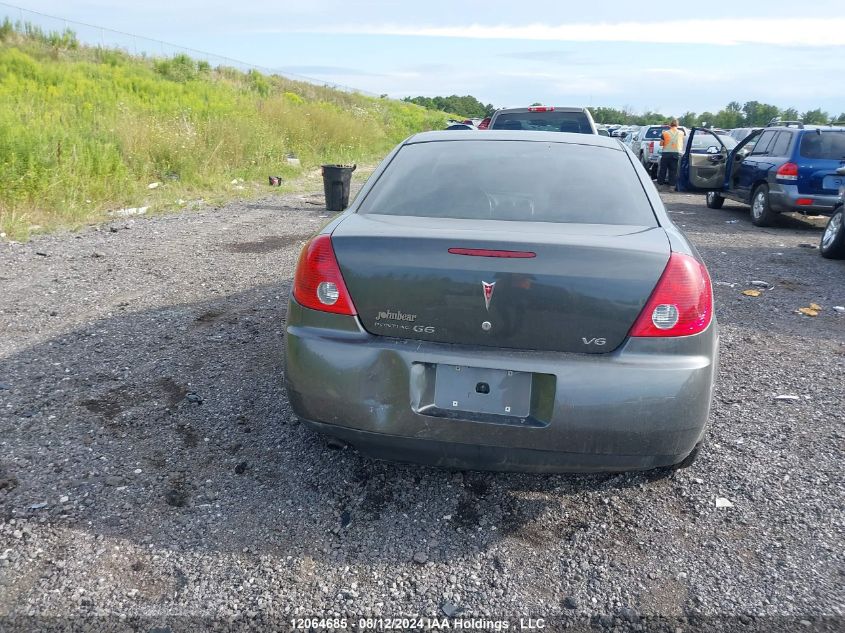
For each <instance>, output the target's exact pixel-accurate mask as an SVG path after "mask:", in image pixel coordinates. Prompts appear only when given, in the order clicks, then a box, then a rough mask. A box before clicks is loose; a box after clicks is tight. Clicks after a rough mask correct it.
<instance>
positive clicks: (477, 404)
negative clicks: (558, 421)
mask: <svg viewBox="0 0 845 633" xmlns="http://www.w3.org/2000/svg"><path fill="white" fill-rule="evenodd" d="M531 382H532V374H530V373H527V372H520V371H508V370H504V369H485V368H483V367H466V366H462V365H437V367H436V375H435V380H434V406H435V407H437V408H438V409H441V410H444V411H466V412H471V413H483V414H497V415H505V416H513V417H519V418H525V417H528V415H529V413H530V411H531Z"/></svg>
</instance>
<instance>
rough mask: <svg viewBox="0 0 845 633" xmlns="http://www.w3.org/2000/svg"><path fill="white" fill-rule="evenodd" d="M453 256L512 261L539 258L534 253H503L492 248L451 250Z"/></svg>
mask: <svg viewBox="0 0 845 633" xmlns="http://www.w3.org/2000/svg"><path fill="white" fill-rule="evenodd" d="M449 252H450V253H451V254H452V255H469V256H470V257H506V258H510V259H531V258H532V257H537V253H534V252H532V251H501V250H495V249H490V248H450V249H449Z"/></svg>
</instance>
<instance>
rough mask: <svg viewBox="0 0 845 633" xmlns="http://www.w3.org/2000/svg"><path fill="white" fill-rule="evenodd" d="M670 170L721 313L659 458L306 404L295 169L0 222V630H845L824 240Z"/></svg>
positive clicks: (319, 215)
mask: <svg viewBox="0 0 845 633" xmlns="http://www.w3.org/2000/svg"><path fill="white" fill-rule="evenodd" d="M663 195H664V199H665V200H666V201H667V202H668V204H669V207H670V209H671V211H672V212H673V217H674V218H675V221H676V222H677V223H678V224H680V225H681V226H682V228H684V230H686V231H687V233H688V234H689V235H690V237H691V239H692V241H693V242H694V243H695V244H696V245H697V247H698V248H699V249H700V250H701V252H702V254H703V256H704V258H705V260H706V261H707V264H708V266H709V268H710V271H711V274H712V276H713V279H714V282H716V284H717V285H716V286H715V293H716V305H717V313H718V318H719V321H720V322H721V326H722V349H721V353H722V360H721V373H720V379H719V383H718V389H717V394H716V398H715V402H714V407H713V415H712V426H711V431H710V434H709V438H708V443H707V446H706V450H704V451H703V454H702V455H701V456H700V458H699V460H698V461H697V462H696V463H695V464H694V466H693V467H692V468H690V469H688V470H686V471H682V472H678V473H674V474H673V473H667V472H662V471H661V472H651V473H642V474H630V475H629V474H625V475H585V476H538V475H520V474H483V473H451V472H445V471H440V470H435V469H430V468H422V467H417V466H412V465H395V464H388V463H382V462H376V461H373V460H370V459H368V458H365V457H362V456H360V455H359V454H357V453H356V452H355V451H354V450H353V449H337V448H332V447H330V446H328V445H327V443H326V442H325V441H324V440H323V439H322V438H321V437H319V436H317V435H315V434H314V433H312V432H311V431H309V430H308V429H306V428H305V427H304V426H303V425H301V424H299V423H298V421H297V420H296V419H295V418H294V417H293V416H292V414H291V411H290V408H289V405H288V403H287V401H286V398H285V393H284V389H283V386H282V377H283V372H284V366H283V357H282V346H283V340H282V333H283V323H284V316H285V306H286V300H287V293H288V289H289V286H290V278H291V275H292V271H293V267H294V265H295V261H296V257H297V254H298V250H299V247H300V245H301V244H302V242H303V241H304V240H306V239H307V238H308V237H309V235H310V234H311V233H312V232H313V231H315V230H316V229H317V228H318V227H319V226H320V224H321V223H322V222H324V221H325V219H324V218H325V216H326V212H325V211H324V210H323V209H322V207H321V206H319V202H320V197H319V196H317V195H310V196H309V195H283V196H274V197H268V198H266V199H263V200H259V201H256V202H253V203H234V204H230V205H228V206H225V207H223V208H208V209H202V210H198V211H193V212H186V213H183V214H180V215H168V216H159V217H150V218H138V219H135V220H125V219H124V220H119V221H116V222H114V223H113V224H111V225H105V226H102V227H100V228H98V229H94V228H90V229H86V230H84V231H82V232H80V233H65V234H57V235H53V236H46V237H40V238H37V239H34V240H33V241H31V242H30V243H28V244H24V245H21V244H9V243H8V242H6V243H0V332H2V337H0V630H15V629H17V630H28V629H32V628H35V627H36V626H39V627H45V628H46V627H49V626H53V627H55V628H60V627H61V626H63V625H66V624H68V623H70V622H72V621H71V620H69V619H67V618H69V617H76V618H79V617H83V616H100V617H97V618H89V619H85V620H76V621H75V622H76V625H77V626H80V622H87V623H88V625H93V624H94V623H96V624H97V625H98V626H100V627H102V628H104V629H121V628H122V627H125V628H126V629H127V630H145V631H148V630H150V629H151V627H153V626H158V627H160V628H159V629H157V630H158V631H166V630H168V629H167V626H169V627H170V628H171V629H172V630H173V631H177V630H187V629H189V628H191V627H192V626H193V627H195V628H197V629H198V630H199V629H202V628H203V627H205V626H210V625H211V624H212V620H213V621H215V622H219V623H224V624H225V625H226V626H228V627H230V628H233V629H246V628H248V627H254V628H256V629H258V628H262V627H268V626H274V627H275V629H276V630H288V629H290V628H291V621H290V619H291V618H294V617H306V616H317V617H323V618H325V617H333V616H338V617H340V616H346V617H348V618H350V619H349V622H348V624H349V627H350V628H353V625H354V627H357V626H358V617H359V616H385V617H386V616H391V617H393V616H411V615H419V616H426V617H432V618H445V617H446V616H456V617H458V618H469V617H475V618H482V619H484V620H495V619H507V620H508V622H509V627H510V629H514V628H516V629H518V628H519V618H526V620H525V621H524V622H523V624H527V618H529V617H531V618H544V619H545V627H546V630H561V629H564V628H567V630H590V629H592V630H601V629H606V630H619V631H623V630H649V631H650V630H656V631H672V632H673V633H675V632H677V631H698V630H714V631H715V630H738V631H753V630H760V631H769V630H772V631H774V630H778V631H796V630H799V631H800V630H807V631H811V630H818V631H841V630H843V626H845V620H843V617H845V591H843V586H845V548H844V547H843V545H845V538H843V490H845V485H843V484H845V482H843V475H842V473H843V465H842V449H843V439H845V426H844V425H843V422H845V418H844V417H843V396H845V314H841V313H837V312H836V311H834V310H833V306H835V305H838V306H842V305H845V262H832V261H827V260H823V259H822V258H821V257H820V256H819V254H818V250H817V249H816V248H806V247H804V246H803V245H804V244H811V245H813V246H815V245H816V244H817V243H818V239H819V236H820V228H819V227H820V226H821V224H820V223H819V222H815V223H813V222H805V221H797V220H792V219H785V220H784V221H783V222H782V225H781V226H779V227H776V228H770V229H759V228H756V227H754V226H752V225H751V224H750V222H749V221H748V213H747V209H745V208H742V207H740V206H738V205H732V204H731V203H726V205H725V208H724V209H723V210H721V211H713V210H708V209H707V208H706V207H705V206H704V201H703V198H701V197H698V196H686V195H680V194H674V193H672V194H663ZM758 280H759V281H765V282H767V283H769V284H771V285H772V286H773V287H772V288H771V289H767V290H762V291H761V295H760V296H759V297H750V296H744V295H742V294H741V293H742V291H743V290H746V289H750V288H753V287H754V286H753V285H751V284H750V282H751V281H758ZM726 284H736V285H735V286H730V285H726ZM810 303H817V304H819V305H820V306H822V310H821V311H820V312H819V314H818V316H816V317H809V316H804V315H801V314H798V313H796V310H797V309H798V308H800V307H807V306H809V305H810ZM782 395H790V396H796V398H794V399H782V400H778V399H776V397H777V396H782ZM717 499H727V500H728V501H729V502H730V504H732V505H731V507H717V506H716V500H717ZM35 618H40V619H35ZM165 625H167V626H165ZM482 625H484V626H487V625H485V623H484V622H481V623H477V626H476V630H478V628H479V627H482ZM535 625H536V622H535ZM221 626H223V624H221ZM224 628H225V627H224ZM487 628H488V629H489V628H490V626H487ZM86 630H87V629H86Z"/></svg>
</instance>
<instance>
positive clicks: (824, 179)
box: [798, 130, 845, 195]
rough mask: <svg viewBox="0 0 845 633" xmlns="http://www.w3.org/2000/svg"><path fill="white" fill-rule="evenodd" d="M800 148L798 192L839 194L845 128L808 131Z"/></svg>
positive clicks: (844, 163)
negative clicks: (837, 171)
mask: <svg viewBox="0 0 845 633" xmlns="http://www.w3.org/2000/svg"><path fill="white" fill-rule="evenodd" d="M799 151H800V154H801V159H800V160H799V161H798V192H799V193H802V194H806V195H813V194H815V195H836V194H837V192H838V190H839V185H840V184H841V183H842V180H843V178H842V176H840V175H837V173H836V170H837V169H839V168H840V167H842V166H843V165H845V131H837V130H827V131H822V132H815V131H812V132H806V133H805V134H803V135H802V137H801V146H800V149H799Z"/></svg>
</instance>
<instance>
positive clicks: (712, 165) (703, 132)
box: [678, 127, 728, 191]
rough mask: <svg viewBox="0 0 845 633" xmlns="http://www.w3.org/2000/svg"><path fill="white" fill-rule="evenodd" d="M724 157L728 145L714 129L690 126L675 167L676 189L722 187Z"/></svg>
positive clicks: (718, 188)
mask: <svg viewBox="0 0 845 633" xmlns="http://www.w3.org/2000/svg"><path fill="white" fill-rule="evenodd" d="M702 136H704V138H702ZM696 137H698V138H696ZM727 160H728V148H727V147H725V144H724V143H722V141H721V139H720V138H719V137H718V136H717V135H716V134H715V133H714V132H712V131H711V130H708V129H707V128H703V127H694V128H692V130H690V134H689V139H688V140H687V146H686V149H684V154H683V156H681V165H680V167H679V169H678V191H721V190H722V189H724V187H725V165H726V164H727Z"/></svg>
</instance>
